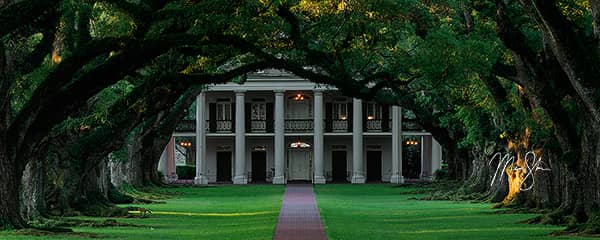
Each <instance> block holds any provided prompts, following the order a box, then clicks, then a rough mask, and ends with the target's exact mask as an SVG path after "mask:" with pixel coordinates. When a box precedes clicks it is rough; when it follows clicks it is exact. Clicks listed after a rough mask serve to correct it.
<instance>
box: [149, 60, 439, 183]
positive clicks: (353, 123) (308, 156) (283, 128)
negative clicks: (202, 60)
mask: <svg viewBox="0 0 600 240" xmlns="http://www.w3.org/2000/svg"><path fill="white" fill-rule="evenodd" d="M195 111H196V112H195V115H196V119H195V120H184V121H183V122H182V123H181V124H180V126H179V127H178V128H177V130H176V131H175V132H174V133H173V137H172V138H171V141H170V142H169V144H168V146H167V147H166V148H165V151H164V153H163V156H162V157H161V161H160V163H159V170H160V171H161V172H163V173H164V174H165V176H166V177H167V178H169V179H176V178H177V171H176V165H190V164H195V170H196V171H195V176H194V183H195V184H209V183H215V182H233V183H234V184H246V183H249V182H271V183H274V184H285V183H287V182H288V181H311V182H313V183H316V184H323V183H327V182H351V183H365V182H371V181H372V182H391V183H402V182H404V179H405V177H407V178H410V179H425V180H426V179H431V177H432V175H433V173H434V172H435V171H436V170H438V169H440V168H441V161H442V160H441V158H442V149H441V146H440V145H439V144H438V143H437V141H436V140H435V139H434V138H433V137H432V136H431V134H429V133H427V132H424V131H422V130H421V129H419V127H418V126H417V125H416V124H415V123H414V122H412V121H411V120H410V119H407V118H403V115H404V114H403V110H402V108H401V107H399V106H391V105H385V104H379V103H375V102H365V101H362V100H360V99H356V98H352V97H347V96H343V95H342V94H341V93H340V92H339V91H337V90H336V89H335V88H334V87H331V86H324V85H319V84H315V83H312V82H310V81H308V80H306V79H302V78H299V77H296V76H294V75H292V74H289V73H287V72H283V71H278V70H266V71H261V72H257V73H253V74H249V75H248V76H247V80H246V81H245V83H244V84H242V85H240V84H236V83H228V84H222V85H213V86H210V87H209V88H208V89H207V90H205V91H203V92H202V93H201V94H200V95H198V97H197V100H196V105H195ZM181 159H185V160H181Z"/></svg>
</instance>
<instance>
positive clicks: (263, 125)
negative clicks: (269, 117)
mask: <svg viewBox="0 0 600 240" xmlns="http://www.w3.org/2000/svg"><path fill="white" fill-rule="evenodd" d="M250 131H251V132H266V131H267V121H265V120H250Z"/></svg>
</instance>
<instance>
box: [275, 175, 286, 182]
mask: <svg viewBox="0 0 600 240" xmlns="http://www.w3.org/2000/svg"><path fill="white" fill-rule="evenodd" d="M286 183H287V181H285V177H284V176H279V177H274V178H273V184H286Z"/></svg>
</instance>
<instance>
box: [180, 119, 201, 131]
mask: <svg viewBox="0 0 600 240" xmlns="http://www.w3.org/2000/svg"><path fill="white" fill-rule="evenodd" d="M175 131H176V132H194V131H196V120H181V121H180V122H179V124H177V126H175Z"/></svg>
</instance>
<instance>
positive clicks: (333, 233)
mask: <svg viewBox="0 0 600 240" xmlns="http://www.w3.org/2000/svg"><path fill="white" fill-rule="evenodd" d="M414 190H415V189H414V188H407V187H394V186H392V185H382V184H378V185H371V184H367V185H330V184H328V185H317V186H315V193H316V198H317V204H318V206H319V209H320V211H321V219H322V220H323V224H324V225H325V231H326V233H327V237H328V239H329V240H336V239H344V240H352V239H361V240H367V239H372V240H375V239H382V240H391V239H418V240H426V239H454V240H465V239H511V240H513V239H515V240H516V239H585V238H570V237H569V238H568V237H550V236H548V234H549V233H551V232H553V231H555V230H560V229H561V227H557V226H546V225H531V224H521V223H517V222H519V221H522V220H526V219H529V218H532V217H534V216H535V215H532V214H494V213H493V212H494V211H496V210H494V209H491V206H490V204H476V203H468V202H449V201H420V200H410V198H414V197H418V196H420V195H417V194H411V192H414Z"/></svg>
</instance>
